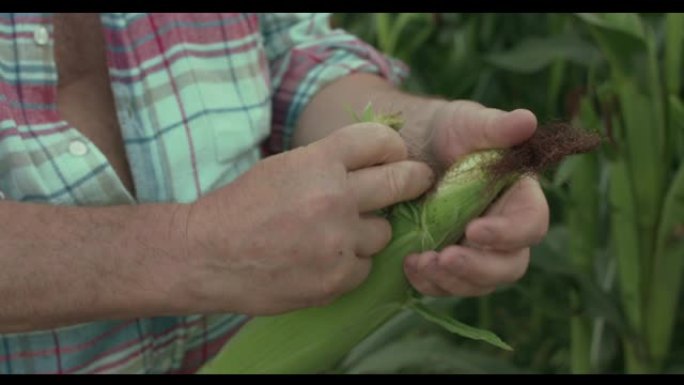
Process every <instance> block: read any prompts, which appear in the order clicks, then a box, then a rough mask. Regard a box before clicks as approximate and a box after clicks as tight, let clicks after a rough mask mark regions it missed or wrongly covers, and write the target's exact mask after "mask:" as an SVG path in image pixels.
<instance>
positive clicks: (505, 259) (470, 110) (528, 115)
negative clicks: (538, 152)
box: [404, 101, 549, 297]
mask: <svg viewBox="0 0 684 385" xmlns="http://www.w3.org/2000/svg"><path fill="white" fill-rule="evenodd" d="M426 127H427V132H425V134H426V135H425V136H424V137H428V138H429V141H428V143H427V144H428V145H429V146H430V150H431V151H432V153H433V155H434V157H435V158H436V161H438V162H440V163H442V164H444V165H445V166H448V165H450V164H451V163H452V162H453V161H454V159H456V158H458V157H459V156H461V155H465V154H468V153H471V152H474V151H477V150H482V149H493V148H508V147H511V146H514V145H516V144H518V143H521V142H523V141H525V140H526V139H528V138H529V137H530V136H532V134H533V133H534V131H535V130H536V127H537V119H536V117H535V116H534V114H533V113H532V112H530V111H528V110H515V111H512V112H505V111H501V110H497V109H493V108H485V107H484V106H482V105H480V104H478V103H475V102H471V101H454V102H448V103H445V104H443V105H442V106H441V107H439V108H438V109H436V110H435V112H434V114H433V115H432V119H431V121H430V123H429V124H428V125H427V126H426ZM421 136H422V135H421ZM548 222H549V208H548V204H547V202H546V198H545V197H544V193H543V191H542V189H541V187H540V185H539V183H538V182H537V181H536V180H535V179H533V178H529V177H526V178H523V179H521V180H520V181H519V182H518V183H516V184H515V185H514V186H512V187H511V188H510V189H509V190H508V191H507V192H506V193H504V194H503V195H502V196H501V197H500V198H499V199H498V200H497V201H496V202H494V204H492V206H491V207H490V208H489V209H488V211H487V212H486V213H485V214H484V215H483V216H481V217H479V218H477V219H475V220H473V221H471V222H470V223H469V224H468V226H467V228H466V232H465V237H464V241H463V242H462V243H461V244H459V245H452V246H448V247H446V248H444V249H443V250H441V251H440V252H436V251H427V252H424V253H421V254H412V255H409V256H407V257H406V259H405V261H404V271H405V272H406V276H407V278H408V279H409V281H410V283H411V284H412V285H413V286H414V287H415V288H416V289H417V290H418V291H420V292H421V293H423V294H425V295H430V296H461V297H470V296H480V295H485V294H488V293H491V292H492V291H494V290H495V289H496V288H497V287H498V286H500V285H503V284H510V283H514V282H516V281H518V280H519V279H520V278H522V277H523V275H524V274H525V272H526V271H527V267H528V265H529V260H530V247H531V246H532V245H535V244H537V243H539V242H540V241H541V240H542V239H543V237H544V236H545V235H546V232H547V231H548Z"/></svg>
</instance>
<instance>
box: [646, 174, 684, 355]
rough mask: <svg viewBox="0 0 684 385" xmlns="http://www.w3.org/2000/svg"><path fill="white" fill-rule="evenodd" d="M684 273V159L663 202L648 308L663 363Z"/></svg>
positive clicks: (654, 349) (651, 338)
mask: <svg viewBox="0 0 684 385" xmlns="http://www.w3.org/2000/svg"><path fill="white" fill-rule="evenodd" d="M682 273H684V163H682V164H681V165H680V166H679V171H678V172H677V174H676V176H675V178H674V180H673V182H672V184H671V185H670V189H669V191H668V193H667V197H666V199H665V204H664V206H663V214H662V221H661V223H660V226H659V229H658V244H657V249H656V253H655V256H654V260H653V279H652V286H651V288H650V295H649V300H648V302H647V304H648V311H646V317H648V322H647V333H648V340H649V342H650V344H651V346H650V348H651V354H652V355H653V357H654V359H655V360H656V364H657V365H658V366H661V367H662V365H663V363H664V360H665V357H666V354H667V352H668V350H669V348H670V344H671V337H672V332H673V327H674V321H675V316H676V314H677V312H676V308H677V303H678V301H679V297H680V292H681V287H682V284H681V283H682Z"/></svg>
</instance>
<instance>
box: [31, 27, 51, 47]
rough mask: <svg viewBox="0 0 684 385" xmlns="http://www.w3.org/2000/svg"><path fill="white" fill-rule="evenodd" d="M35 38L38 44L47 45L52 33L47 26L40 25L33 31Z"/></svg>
mask: <svg viewBox="0 0 684 385" xmlns="http://www.w3.org/2000/svg"><path fill="white" fill-rule="evenodd" d="M33 40H34V41H35V42H36V44H38V45H46V44H47V43H48V41H50V34H49V33H48V30H47V28H45V27H38V28H36V29H35V30H34V31H33Z"/></svg>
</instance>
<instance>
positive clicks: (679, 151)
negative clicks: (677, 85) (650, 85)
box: [668, 95, 684, 159]
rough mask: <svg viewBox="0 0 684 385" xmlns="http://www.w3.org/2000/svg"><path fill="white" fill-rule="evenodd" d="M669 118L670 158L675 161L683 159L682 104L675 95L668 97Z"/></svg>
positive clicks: (683, 127)
mask: <svg viewBox="0 0 684 385" xmlns="http://www.w3.org/2000/svg"><path fill="white" fill-rule="evenodd" d="M668 102H669V104H668V111H669V113H670V116H669V131H670V136H671V138H669V140H670V141H671V142H672V143H671V144H670V145H671V146H672V150H671V151H672V156H674V157H675V158H677V159H684V104H682V100H681V99H680V98H678V97H677V96H675V95H670V97H669V99H668Z"/></svg>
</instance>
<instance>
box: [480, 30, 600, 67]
mask: <svg viewBox="0 0 684 385" xmlns="http://www.w3.org/2000/svg"><path fill="white" fill-rule="evenodd" d="M559 59H560V60H568V61H571V62H573V63H575V64H578V65H582V66H592V65H596V64H597V63H599V62H600V60H601V53H600V52H599V51H598V50H597V49H596V47H594V45H593V44H591V43H589V42H586V41H584V40H582V39H581V38H580V37H578V36H576V35H573V34H563V35H557V36H549V37H543V38H538V37H534V38H528V39H526V40H523V41H522V42H521V43H520V44H518V45H517V46H516V47H514V48H513V49H511V50H509V51H506V52H500V53H495V54H491V55H489V56H487V57H486V61H487V62H489V63H490V64H492V65H494V66H496V67H498V68H501V69H505V70H508V71H512V72H517V73H525V74H531V73H535V72H537V71H540V70H542V69H544V68H546V67H548V66H550V65H551V64H553V63H554V61H556V60H559Z"/></svg>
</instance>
